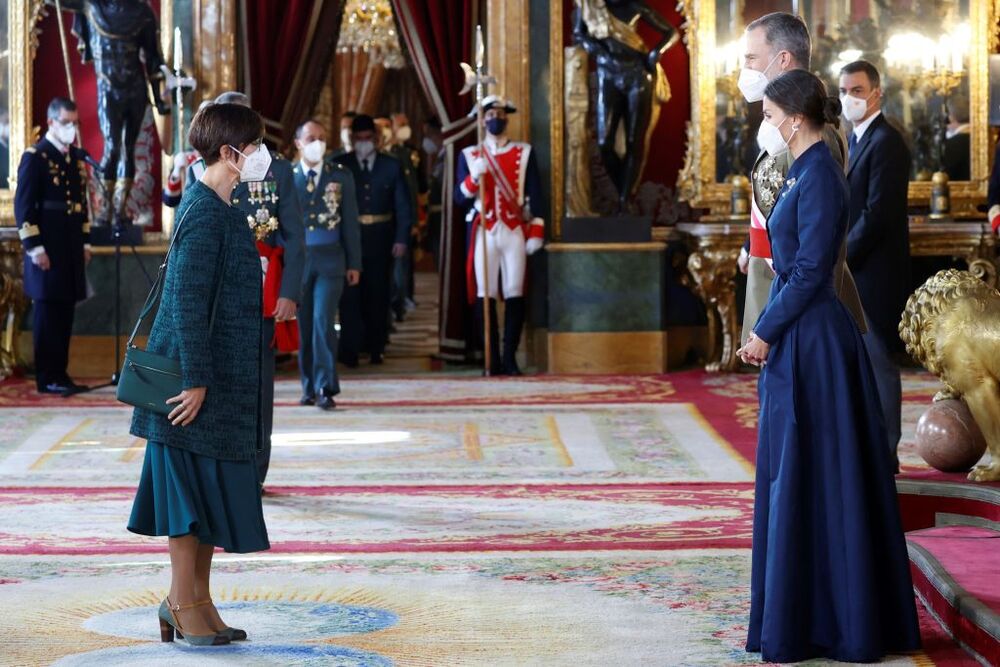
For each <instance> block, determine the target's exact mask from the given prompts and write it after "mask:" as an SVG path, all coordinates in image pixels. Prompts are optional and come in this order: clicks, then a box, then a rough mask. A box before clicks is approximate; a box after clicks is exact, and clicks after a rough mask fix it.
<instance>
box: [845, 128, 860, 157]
mask: <svg viewBox="0 0 1000 667" xmlns="http://www.w3.org/2000/svg"><path fill="white" fill-rule="evenodd" d="M857 145H858V135H856V134H854V132H851V136H850V137H848V139H847V157H848V159H850V157H851V156H852V155H853V154H854V147H855V146H857Z"/></svg>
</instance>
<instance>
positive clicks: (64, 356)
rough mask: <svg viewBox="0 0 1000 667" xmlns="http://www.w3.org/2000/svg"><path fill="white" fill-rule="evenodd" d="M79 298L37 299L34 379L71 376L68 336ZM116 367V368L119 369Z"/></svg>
mask: <svg viewBox="0 0 1000 667" xmlns="http://www.w3.org/2000/svg"><path fill="white" fill-rule="evenodd" d="M75 312H76V302H75V301H72V300H69V301H66V300H58V301H56V300H53V301H47V300H39V301H35V303H34V313H33V322H32V331H31V335H32V339H33V340H34V343H35V383H36V384H37V386H38V389H44V388H45V385H48V384H52V383H54V382H56V383H62V382H65V381H66V380H68V379H69V377H68V376H67V375H66V366H67V365H69V340H70V337H71V336H72V335H73V315H74V314H75ZM116 370H117V369H116Z"/></svg>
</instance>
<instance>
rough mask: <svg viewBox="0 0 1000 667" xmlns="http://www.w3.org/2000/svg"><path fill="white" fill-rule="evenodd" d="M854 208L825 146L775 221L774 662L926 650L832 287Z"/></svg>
mask: <svg viewBox="0 0 1000 667" xmlns="http://www.w3.org/2000/svg"><path fill="white" fill-rule="evenodd" d="M848 197H849V195H848V189H847V183H846V180H845V178H844V174H843V171H842V170H841V168H840V166H839V165H838V164H837V163H836V162H835V161H834V159H833V157H831V155H830V151H829V149H828V148H827V147H826V145H824V144H823V142H817V143H816V144H815V145H813V146H812V147H810V148H808V149H807V150H805V151H804V152H803V153H802V155H800V156H799V158H798V159H797V160H796V161H795V163H794V165H793V166H792V168H791V170H790V171H789V172H788V175H787V177H786V180H785V185H784V188H783V189H782V191H781V194H780V196H779V200H778V203H777V204H776V206H775V208H774V211H773V213H772V214H771V218H770V219H769V221H768V231H769V234H770V237H771V249H772V253H773V257H774V270H775V272H776V273H777V276H776V277H775V279H774V283H773V285H772V286H771V296H770V299H769V301H768V304H767V307H766V308H765V310H764V312H763V313H762V314H761V316H760V318H759V319H758V320H757V324H756V326H755V327H754V332H755V333H756V334H757V336H758V337H760V338H761V339H762V340H764V341H766V342H768V343H769V344H770V345H771V349H770V353H769V356H768V359H767V364H766V365H765V367H764V369H763V370H762V372H761V375H760V380H759V384H758V391H759V393H760V431H759V436H758V444H757V477H756V495H755V500H754V526H753V566H752V574H751V603H750V627H749V633H748V638H747V650H748V651H750V652H761V653H762V654H763V656H762V657H763V658H764V659H765V660H767V661H772V662H795V661H799V660H806V659H809V658H815V657H826V658H832V659H835V660H841V661H848V662H869V661H875V660H878V659H879V658H881V657H882V656H883V655H885V654H887V653H896V652H904V651H912V650H916V649H917V648H919V646H920V634H919V630H918V627H917V614H916V606H915V602H914V597H913V589H912V582H911V580H910V569H909V561H908V559H907V555H906V544H905V540H904V538H903V531H902V526H901V523H900V517H899V506H898V504H897V499H896V488H895V483H894V481H893V464H892V461H891V460H890V458H891V456H890V453H889V450H888V448H886V446H885V442H886V434H885V425H884V422H883V419H882V412H881V408H880V405H879V398H878V391H877V389H876V385H875V378H874V375H873V372H872V368H871V363H870V361H869V359H868V355H867V353H866V352H865V346H864V342H863V341H862V338H861V333H860V332H859V331H858V328H857V325H856V324H855V322H854V320H853V319H852V318H851V315H850V313H849V312H848V311H847V309H846V308H845V307H844V305H843V304H842V303H841V302H840V300H839V299H838V298H837V294H836V291H835V289H834V285H833V268H834V263H835V261H836V259H837V253H838V251H839V249H840V247H841V243H842V241H843V238H844V234H845V233H846V230H847V217H848V208H849V207H848V201H849V200H848Z"/></svg>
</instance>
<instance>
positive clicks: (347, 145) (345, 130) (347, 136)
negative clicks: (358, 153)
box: [340, 127, 351, 151]
mask: <svg viewBox="0 0 1000 667" xmlns="http://www.w3.org/2000/svg"><path fill="white" fill-rule="evenodd" d="M340 145H341V146H343V147H344V150H346V151H350V150H351V128H349V127H342V128H340Z"/></svg>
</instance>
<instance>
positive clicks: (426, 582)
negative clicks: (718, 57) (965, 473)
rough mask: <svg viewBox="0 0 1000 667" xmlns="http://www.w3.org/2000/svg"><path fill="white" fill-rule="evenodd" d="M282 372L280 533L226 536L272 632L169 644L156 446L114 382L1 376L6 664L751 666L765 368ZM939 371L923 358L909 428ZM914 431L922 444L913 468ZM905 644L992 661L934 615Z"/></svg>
mask: <svg viewBox="0 0 1000 667" xmlns="http://www.w3.org/2000/svg"><path fill="white" fill-rule="evenodd" d="M343 389H344V393H343V396H342V400H340V401H339V404H340V405H341V406H342V407H341V409H338V410H337V411H336V412H334V413H322V412H320V411H318V410H316V409H314V408H301V407H298V406H297V405H295V403H294V401H295V399H296V398H297V396H298V387H297V385H296V383H294V382H292V381H284V380H283V381H280V382H279V383H278V387H277V395H278V403H279V407H278V408H277V411H276V419H275V453H274V459H273V465H272V472H271V475H270V476H269V479H268V483H269V494H268V495H267V496H266V497H265V516H266V519H267V523H268V529H269V533H270V536H271V541H272V545H273V548H272V550H271V551H270V552H266V553H263V554H256V555H251V556H236V555H219V556H218V557H217V574H215V575H214V576H213V584H214V586H215V589H216V590H215V598H216V600H217V601H218V602H219V603H220V607H221V609H222V611H223V614H224V616H225V617H226V618H227V619H228V620H229V621H230V622H231V623H232V624H234V625H236V626H239V627H246V628H247V629H248V630H249V631H250V633H251V639H252V641H250V642H247V643H244V644H240V645H233V646H230V647H223V648H217V649H210V650H207V651H205V650H203V651H200V652H198V653H197V655H196V656H195V655H194V652H193V651H192V650H191V649H188V648H186V647H185V646H183V645H182V644H179V643H178V644H173V645H170V644H161V643H159V642H158V641H156V640H157V635H156V621H155V618H154V614H155V607H156V605H157V604H158V602H159V600H160V599H161V597H162V595H163V594H164V591H165V586H166V585H167V583H168V582H167V571H168V563H167V562H166V558H165V554H164V547H165V545H164V541H163V540H162V539H157V538H145V537H140V536H136V535H132V534H130V533H128V532H127V531H125V529H124V523H125V520H126V517H127V515H128V511H129V508H130V504H131V500H132V494H133V492H134V484H135V481H136V479H137V476H138V470H139V466H140V465H141V459H142V453H143V443H142V442H141V441H137V440H136V439H134V438H132V437H131V436H129V435H128V433H127V426H128V418H129V410H128V409H127V408H125V407H122V406H118V405H116V404H115V402H114V400H113V397H112V395H111V394H110V393H109V392H107V391H102V392H99V393H95V394H92V395H87V396H79V397H74V398H72V399H68V400H63V399H58V398H56V399H52V398H46V399H40V398H38V397H37V396H35V395H34V394H33V393H32V392H30V386H26V385H25V383H24V382H23V381H16V380H15V381H9V382H7V383H4V384H0V600H2V601H3V613H2V614H0V664H2V665H36V664H37V665H42V664H53V663H55V664H60V665H132V664H137V663H139V662H142V663H144V664H148V665H187V664H191V663H192V662H193V661H194V660H197V662H198V664H208V665H217V664H218V665H244V664H254V665H258V664H260V665H359V666H360V665H390V664H395V665H419V666H431V665H433V666H435V667H436V666H438V665H573V666H579V665H671V666H672V665H712V666H715V665H742V664H755V663H756V662H757V660H756V656H750V655H747V654H746V653H745V652H744V651H743V649H742V643H743V639H744V636H745V632H746V627H745V624H746V614H747V609H748V599H747V582H748V580H749V539H750V522H751V511H752V484H751V480H752V461H753V446H754V439H755V428H756V414H755V405H756V380H755V378H754V377H753V376H749V375H707V374H705V373H702V372H700V371H692V372H684V373H675V374H670V375H665V376H655V377H654V376H651V377H635V378H621V377H597V378H595V377H586V378H582V377H581V378H572V377H570V378H565V377H559V378H555V377H544V376H542V377H533V378H524V379H504V380H499V381H498V380H491V381H486V380H482V379H478V378H472V377H461V376H451V375H430V374H427V375H419V376H413V377H406V378H391V377H378V378H355V377H351V378H347V379H346V380H345V381H344V386H343ZM935 390H936V383H935V382H933V380H931V379H930V378H929V377H928V376H926V375H908V376H907V378H906V395H907V404H906V410H905V415H906V419H907V421H908V425H907V427H906V429H905V430H906V435H905V436H904V437H905V438H912V429H913V423H914V422H915V419H916V417H917V416H919V413H920V411H921V406H922V405H923V404H925V403H926V402H927V401H928V400H929V397H930V396H931V395H932V394H933V392H934V391H935ZM911 449H912V445H910V444H909V443H908V442H907V443H904V448H903V451H904V463H905V464H907V465H908V466H911V467H916V466H917V465H918V464H917V463H916V462H915V461H914V460H913V456H912V455H911ZM925 631H926V632H925V639H926V640H927V647H926V652H925V653H923V654H920V655H915V656H899V657H896V658H894V659H893V660H891V661H890V662H888V663H887V664H894V665H932V664H938V665H963V664H971V663H969V662H967V661H965V660H964V659H963V658H962V654H961V652H960V651H959V650H958V649H956V647H955V646H954V645H953V644H952V643H951V642H950V641H948V640H947V638H945V637H942V636H940V633H939V632H938V631H936V630H935V626H934V625H933V624H931V623H927V624H926V627H925Z"/></svg>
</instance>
